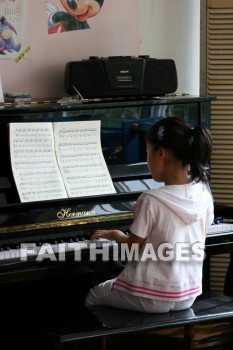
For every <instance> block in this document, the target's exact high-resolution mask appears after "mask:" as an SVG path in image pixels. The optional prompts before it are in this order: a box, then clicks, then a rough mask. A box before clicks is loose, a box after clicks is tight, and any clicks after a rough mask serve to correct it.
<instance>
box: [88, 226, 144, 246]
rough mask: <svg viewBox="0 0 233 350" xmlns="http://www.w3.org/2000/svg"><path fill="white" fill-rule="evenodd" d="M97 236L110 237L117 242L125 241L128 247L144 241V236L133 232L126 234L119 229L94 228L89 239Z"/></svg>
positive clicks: (140, 244)
mask: <svg viewBox="0 0 233 350" xmlns="http://www.w3.org/2000/svg"><path fill="white" fill-rule="evenodd" d="M97 238H106V239H110V240H112V241H116V242H117V243H119V244H121V243H127V244H128V246H129V247H131V245H132V244H133V243H136V244H138V245H139V247H141V246H142V244H143V243H144V241H145V239H144V238H141V237H139V236H136V235H134V234H133V233H130V234H129V235H126V234H125V233H124V232H122V231H120V230H96V231H95V232H94V234H93V235H92V236H91V240H93V239H97Z"/></svg>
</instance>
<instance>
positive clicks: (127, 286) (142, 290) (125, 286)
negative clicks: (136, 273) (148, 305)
mask: <svg viewBox="0 0 233 350" xmlns="http://www.w3.org/2000/svg"><path fill="white" fill-rule="evenodd" d="M114 285H116V286H118V287H120V289H122V290H125V291H127V292H133V293H136V294H139V295H142V296H143V295H144V296H154V297H161V298H164V299H174V298H175V299H181V298H184V297H189V296H192V295H197V293H200V292H201V287H200V286H198V287H195V288H190V289H187V290H184V291H181V292H165V291H161V290H156V289H150V288H146V287H140V286H136V285H134V284H131V283H128V282H125V281H123V280H121V279H119V278H117V280H116V281H115V283H114Z"/></svg>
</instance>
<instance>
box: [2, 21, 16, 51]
mask: <svg viewBox="0 0 233 350" xmlns="http://www.w3.org/2000/svg"><path fill="white" fill-rule="evenodd" d="M13 33H15V34H16V35H17V32H16V30H15V27H14V26H13V24H11V23H10V22H7V20H6V18H5V17H1V18H0V54H2V55H5V51H8V52H12V51H19V50H20V49H21V44H20V43H19V44H15V42H14V37H13Z"/></svg>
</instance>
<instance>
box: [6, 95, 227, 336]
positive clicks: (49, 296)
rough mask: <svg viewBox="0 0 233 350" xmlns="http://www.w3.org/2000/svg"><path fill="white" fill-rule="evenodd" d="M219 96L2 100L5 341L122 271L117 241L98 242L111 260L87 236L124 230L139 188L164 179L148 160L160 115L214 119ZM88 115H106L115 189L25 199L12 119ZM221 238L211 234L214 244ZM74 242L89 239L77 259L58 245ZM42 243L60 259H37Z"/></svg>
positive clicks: (105, 147) (105, 141)
mask: <svg viewBox="0 0 233 350" xmlns="http://www.w3.org/2000/svg"><path fill="white" fill-rule="evenodd" d="M214 99H215V98H214V97H211V96H203V97H201V96H199V97H195V96H189V95H184V96H182V95H181V96H177V95H174V96H164V97H157V98H151V99H146V98H141V99H131V98H128V99H121V98H118V99H114V100H111V99H105V100H98V101H95V100H86V101H84V102H83V103H73V102H72V103H70V104H69V103H65V104H64V103H59V102H58V101H41V102H37V103H24V104H17V105H13V104H8V105H7V104H2V105H1V106H0V162H1V168H0V293H1V296H2V298H1V301H2V303H1V304H2V315H4V317H5V322H4V327H3V328H2V335H3V336H5V338H6V342H8V341H9V338H10V339H11V340H12V334H15V332H16V330H17V329H18V327H19V328H20V326H22V324H23V323H24V322H25V321H26V320H27V321H28V317H29V315H31V314H32V312H34V315H35V317H37V316H39V315H46V313H47V311H48V310H50V311H51V309H57V308H60V309H61V312H62V309H63V308H65V307H66V303H67V302H68V301H69V302H72V303H73V304H74V305H75V306H76V307H77V305H80V306H82V305H83V301H84V297H85V295H86V293H87V291H88V289H89V288H90V286H92V285H93V284H95V283H98V282H100V281H102V280H104V279H106V278H109V277H113V276H116V275H117V274H118V273H119V272H120V271H121V269H122V268H123V267H124V261H122V260H121V259H114V251H115V250H114V249H115V246H114V242H109V243H108V242H99V249H100V252H101V249H102V250H103V249H109V251H110V259H108V261H103V259H102V258H101V254H99V255H97V259H96V261H92V260H91V259H90V249H91V246H90V236H91V234H92V233H93V232H94V230H95V229H97V228H106V229H110V228H117V229H121V230H127V227H128V226H129V224H130V223H131V221H132V209H133V205H134V202H135V200H136V199H137V197H138V196H139V195H140V193H142V192H143V191H146V190H147V189H150V188H156V187H158V186H160V185H161V184H158V183H155V182H154V181H153V180H152V179H151V176H150V174H149V171H148V168H147V164H146V152H145V133H146V132H147V130H148V128H149V127H150V125H151V124H152V123H153V122H155V121H156V120H158V118H164V117H167V116H179V117H182V118H184V119H185V120H186V121H187V122H188V123H189V124H190V125H191V126H195V125H197V124H202V125H204V126H206V127H210V116H211V102H212V101H213V100H214ZM87 120H100V121H101V145H102V151H103V155H104V158H105V160H106V164H107V166H108V170H109V172H110V175H111V178H112V181H113V184H114V187H115V189H116V193H114V194H107V195H95V196H85V197H80V198H69V199H58V200H46V201H36V202H26V203H21V202H20V199H19V195H18V192H17V188H16V185H15V181H14V177H13V174H12V169H11V161H10V152H9V124H10V123H22V122H24V123H25V122H26V123H30V122H44V123H46V122H57V121H59V122H64V121H65V122H69V121H87ZM230 239H232V237H230V238H229V237H228V241H230ZM216 240H217V238H216V237H215V235H212V237H211V239H210V246H211V244H212V243H211V242H213V246H214V245H216ZM25 243H26V244H32V245H33V249H32V253H31V255H30V256H28V257H27V259H24V260H23V259H22V257H21V256H20V254H19V253H20V248H21V246H22V244H25ZM72 243H76V244H77V245H78V244H80V246H82V247H84V248H82V259H81V260H79V261H77V259H75V252H74V250H73V249H71V248H70V249H67V250H66V255H65V258H64V257H63V259H59V247H61V246H62V247H64V245H65V246H66V247H70V246H72ZM44 244H50V245H51V246H52V247H53V249H54V252H55V259H47V258H45V259H42V261H38V259H37V257H38V252H39V251H40V249H41V246H43V245H44ZM70 244H71V245H70ZM30 317H31V316H30ZM45 317H46V316H45ZM3 338H4V337H3Z"/></svg>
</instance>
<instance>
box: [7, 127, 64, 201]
mask: <svg viewBox="0 0 233 350" xmlns="http://www.w3.org/2000/svg"><path fill="white" fill-rule="evenodd" d="M10 154H11V166H12V171H13V175H14V179H15V183H16V187H17V190H18V193H19V197H20V200H21V202H30V201H40V200H46V199H58V198H67V193H66V190H65V186H64V183H63V179H62V176H61V173H60V171H59V168H58V164H57V160H56V156H55V148H54V137H53V125H52V123H11V124H10Z"/></svg>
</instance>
